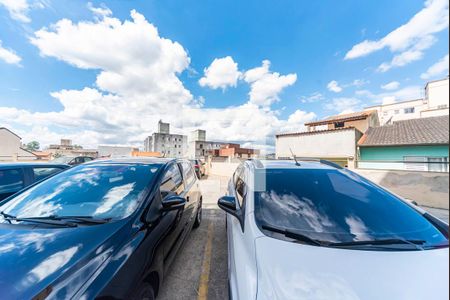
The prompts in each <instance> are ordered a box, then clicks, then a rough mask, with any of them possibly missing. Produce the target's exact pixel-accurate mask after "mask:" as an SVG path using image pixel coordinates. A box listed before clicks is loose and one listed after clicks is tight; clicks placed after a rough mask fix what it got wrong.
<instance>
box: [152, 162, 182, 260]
mask: <svg viewBox="0 0 450 300" xmlns="http://www.w3.org/2000/svg"><path fill="white" fill-rule="evenodd" d="M159 189H160V193H161V201H164V199H165V198H166V197H169V196H171V195H178V196H181V197H185V191H184V185H183V177H182V175H181V171H180V168H179V166H178V164H176V163H172V164H170V165H169V166H168V168H167V169H166V171H165V174H164V175H163V179H162V181H161V184H160V188H159ZM164 214H165V215H164V216H163V217H164V218H170V219H173V221H172V223H171V225H170V228H168V233H167V238H166V240H165V242H164V247H163V248H164V260H165V267H167V266H168V265H170V262H171V261H172V260H173V258H174V256H175V253H176V251H177V249H178V247H179V245H180V244H181V241H182V239H183V233H184V231H185V227H186V222H187V221H188V218H189V216H188V215H187V214H186V213H185V210H184V209H180V210H173V211H168V212H165V213H164Z"/></svg>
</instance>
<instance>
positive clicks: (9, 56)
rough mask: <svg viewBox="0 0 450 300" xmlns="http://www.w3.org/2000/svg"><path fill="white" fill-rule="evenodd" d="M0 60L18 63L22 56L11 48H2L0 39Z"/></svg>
mask: <svg viewBox="0 0 450 300" xmlns="http://www.w3.org/2000/svg"><path fill="white" fill-rule="evenodd" d="M0 60H3V61H4V62H6V63H7V64H13V65H18V64H19V63H20V61H21V60H22V58H21V57H20V56H18V55H17V54H16V52H14V51H13V50H11V49H7V48H4V47H3V46H2V41H1V40H0Z"/></svg>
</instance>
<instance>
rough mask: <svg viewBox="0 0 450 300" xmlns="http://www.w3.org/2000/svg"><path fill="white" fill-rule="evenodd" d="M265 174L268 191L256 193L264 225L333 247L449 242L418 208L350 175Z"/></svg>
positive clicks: (304, 171) (272, 171)
mask: <svg viewBox="0 0 450 300" xmlns="http://www.w3.org/2000/svg"><path fill="white" fill-rule="evenodd" d="M257 172H258V171H257ZM261 172H264V173H265V174H264V177H265V178H264V180H265V190H259V191H258V192H255V218H256V221H257V223H258V224H259V225H261V224H267V225H271V226H275V227H277V228H284V229H288V230H290V231H294V232H298V233H302V234H305V235H307V236H308V237H310V238H313V239H317V240H321V241H326V242H330V243H340V242H354V241H368V240H374V239H406V240H421V241H425V244H426V245H427V246H436V245H441V244H447V243H448V241H447V238H446V237H445V236H444V235H443V234H442V233H441V232H440V231H439V230H438V229H437V228H436V227H434V226H433V224H431V223H430V222H429V221H428V220H427V219H425V218H424V217H423V216H422V215H420V214H419V213H418V212H416V211H415V210H414V209H412V208H411V207H409V206H408V205H407V204H405V203H403V202H402V201H400V200H399V199H397V198H396V197H395V196H393V195H392V194H389V193H388V192H386V191H384V190H382V189H380V188H378V187H377V186H375V185H371V184H370V183H369V182H367V181H365V180H363V179H362V178H361V177H359V176H357V175H354V174H352V173H350V172H346V171H340V170H330V169H323V170H308V169H268V170H263V171H261ZM257 175H258V176H256V177H257V178H260V177H261V174H257Z"/></svg>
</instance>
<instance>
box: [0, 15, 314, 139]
mask: <svg viewBox="0 0 450 300" xmlns="http://www.w3.org/2000/svg"><path fill="white" fill-rule="evenodd" d="M30 40H31V43H32V44H33V45H35V46H36V47H37V48H38V49H39V51H40V54H41V55H42V56H43V57H44V58H47V59H58V60H60V61H63V62H65V63H68V64H70V65H72V66H75V67H77V68H80V69H88V70H94V71H96V72H97V77H96V80H95V85H94V86H89V87H85V88H81V89H79V90H74V89H70V88H69V89H64V90H60V91H55V92H52V93H51V96H52V97H54V98H55V99H56V100H57V101H58V102H59V103H60V104H61V106H62V109H61V110H59V111H51V112H31V111H28V110H23V109H17V108H14V107H0V120H1V122H2V124H3V125H8V126H10V127H11V129H13V130H15V131H16V132H17V133H18V134H19V135H21V136H22V137H23V139H24V141H29V140H33V139H36V138H38V139H39V141H40V142H41V144H42V145H48V144H50V143H55V142H57V141H58V140H59V139H60V138H63V137H66V138H71V139H73V140H74V142H75V143H77V144H82V145H84V146H86V147H96V146H97V145H98V144H132V145H137V146H139V145H141V144H142V142H143V140H144V139H145V137H146V136H148V135H150V134H151V133H152V132H154V130H155V129H156V126H157V122H158V120H160V119H162V120H167V121H170V122H171V125H172V128H173V131H174V132H178V133H184V134H188V133H189V132H190V131H191V130H194V129H198V128H199V127H201V128H205V129H207V132H208V138H209V139H215V140H224V141H237V142H239V141H250V142H251V143H253V144H258V145H265V144H267V145H273V143H274V140H273V139H274V134H275V133H277V132H279V131H281V130H284V129H286V128H302V126H303V123H304V121H305V120H308V119H309V118H312V117H314V114H312V113H307V112H299V111H297V112H295V113H294V114H293V115H292V116H290V117H289V118H288V119H286V120H282V119H280V118H279V115H278V113H277V112H276V111H273V110H271V109H270V107H269V105H270V104H271V103H273V102H274V101H277V100H278V99H279V94H280V93H281V91H282V90H283V89H284V88H285V87H287V86H289V85H292V84H293V83H294V82H295V81H296V75H295V74H288V75H280V74H279V73H276V72H272V71H270V70H269V65H270V63H269V62H268V61H265V62H263V66H262V67H259V68H255V69H251V70H249V71H247V72H246V73H245V79H244V80H245V81H246V82H248V83H249V84H250V87H251V91H250V96H249V99H248V100H246V99H243V101H242V103H243V104H241V105H237V106H232V107H226V108H220V109H219V108H204V107H203V105H204V103H205V101H206V100H205V99H204V98H203V97H201V96H198V97H194V96H193V95H192V94H191V92H190V91H189V90H188V89H186V88H185V86H184V85H183V83H182V82H181V81H180V79H179V77H178V76H179V75H180V73H182V72H184V71H186V70H188V68H189V64H190V58H189V56H188V54H187V51H186V50H185V49H184V48H183V46H182V45H180V44H179V43H177V42H175V41H172V40H170V39H167V38H164V37H161V36H160V35H159V33H158V30H157V28H156V27H155V26H154V25H153V24H151V23H149V22H148V21H147V20H146V19H145V18H144V16H143V15H141V14H139V13H138V12H136V11H134V10H133V11H132V12H131V19H129V20H124V21H121V20H119V19H117V18H115V17H112V16H110V15H108V14H103V15H102V17H101V18H99V17H95V16H94V19H93V20H92V21H80V22H77V23H74V22H72V21H70V20H68V19H62V20H60V21H58V22H56V24H53V25H51V26H48V27H45V28H42V29H40V30H38V31H36V32H35V33H34V35H33V36H32V37H31V39H30Z"/></svg>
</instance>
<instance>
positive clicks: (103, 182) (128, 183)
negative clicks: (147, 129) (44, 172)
mask: <svg viewBox="0 0 450 300" xmlns="http://www.w3.org/2000/svg"><path fill="white" fill-rule="evenodd" d="M158 169H159V165H156V164H155V165H153V164H151V165H135V164H123V163H121V164H113V163H111V164H91V165H80V166H76V167H73V168H71V169H67V170H66V171H65V172H61V173H59V174H56V175H54V176H52V177H50V178H48V179H47V180H44V181H42V182H41V183H38V184H37V185H35V186H33V187H31V188H29V189H27V190H26V191H24V192H22V193H20V194H18V195H17V196H15V197H13V198H11V199H10V200H9V201H8V202H7V203H4V204H3V205H1V206H0V211H3V212H5V213H8V214H10V215H14V216H17V217H46V216H51V215H57V216H92V217H99V218H113V219H123V218H125V217H127V216H129V215H130V214H132V213H133V212H134V211H135V209H136V208H137V207H138V205H139V204H140V203H141V201H143V199H145V196H146V194H147V192H148V190H149V188H150V186H151V183H152V181H153V180H154V178H155V174H156V173H157V171H158ZM0 220H1V219H0Z"/></svg>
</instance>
